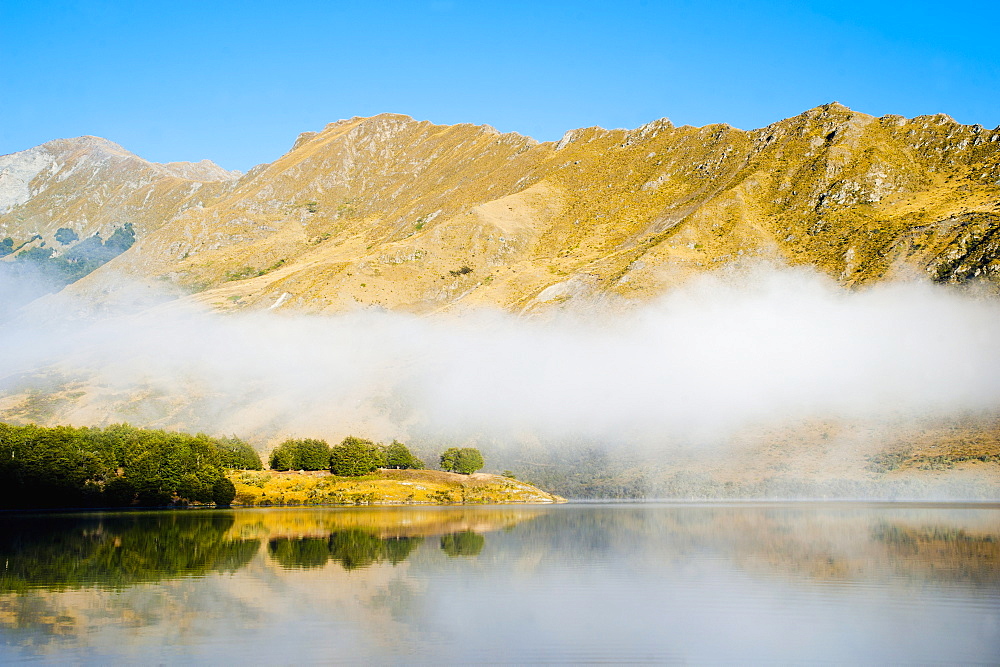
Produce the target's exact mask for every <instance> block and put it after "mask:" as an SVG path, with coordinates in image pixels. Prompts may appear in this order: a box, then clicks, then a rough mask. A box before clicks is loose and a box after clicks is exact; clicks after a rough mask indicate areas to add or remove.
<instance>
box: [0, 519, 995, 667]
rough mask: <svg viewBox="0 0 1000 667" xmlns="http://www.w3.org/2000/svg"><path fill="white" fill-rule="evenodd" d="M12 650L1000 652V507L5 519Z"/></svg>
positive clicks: (376, 655)
mask: <svg viewBox="0 0 1000 667" xmlns="http://www.w3.org/2000/svg"><path fill="white" fill-rule="evenodd" d="M0 551H2V553H0V568H2V569H0V663H12V662H19V661H42V662H45V663H52V662H55V663H90V664H93V663H145V664H148V663H161V664H162V663H165V664H172V663H213V664H219V663H221V664H233V663H244V664H246V663H252V664H261V663H271V664H292V663H302V662H323V663H330V662H347V663H362V662H363V663H422V662H435V663H466V662H493V663H496V662H501V663H538V662H543V663H577V664H579V663H594V662H598V663H600V662H611V663H636V662H637V663H671V662H679V663H740V664H747V663H775V662H779V663H804V662H824V663H841V664H845V663H850V664H859V663H867V664H887V663H949V664H955V663H983V664H997V663H998V662H1000V506H972V507H970V506H956V505H949V506H933V505H921V506H916V505H861V504H802V503H799V504H752V505H751V504H732V505H723V504H703V505H682V504H620V505H588V504H584V505H562V506H539V507H523V506H522V507H511V506H505V507H485V508H466V507H434V508H371V509H365V508H357V509H354V508H350V509H337V508H325V509H261V510H236V511H214V510H213V511H208V510H203V511H183V512H161V513H128V514H110V513H109V514H74V515H30V516H28V515H20V516H12V515H10V516H4V517H0Z"/></svg>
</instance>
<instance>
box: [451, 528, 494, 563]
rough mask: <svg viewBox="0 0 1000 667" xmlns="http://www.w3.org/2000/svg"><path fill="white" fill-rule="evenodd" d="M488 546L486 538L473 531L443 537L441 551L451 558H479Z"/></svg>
mask: <svg viewBox="0 0 1000 667" xmlns="http://www.w3.org/2000/svg"><path fill="white" fill-rule="evenodd" d="M485 544H486V538H484V537H483V536H482V535H480V534H479V533H474V532H472V531H471V530H463V531H462V532H461V533H452V534H450V535H442V536H441V551H443V552H445V553H446V554H448V555H449V556H451V557H455V556H478V555H479V552H480V551H482V550H483V546H485Z"/></svg>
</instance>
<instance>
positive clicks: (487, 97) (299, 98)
mask: <svg viewBox="0 0 1000 667" xmlns="http://www.w3.org/2000/svg"><path fill="white" fill-rule="evenodd" d="M998 25H1000V3H998V2H995V1H994V2H954V3H950V4H948V3H941V2H922V1H919V0H917V1H912V2H902V1H897V0H888V1H884V2H878V1H877V0H870V1H869V2H855V1H853V0H840V1H807V0H804V1H802V2H756V3H753V2H715V3H710V2H693V1H692V2H688V1H686V0H684V1H667V0H663V1H658V0H617V1H615V2H583V1H578V2H562V1H553V2H544V1H536V2H519V1H517V0H509V1H507V2H493V1H492V0H479V1H478V2H472V1H466V0H413V1H393V0H387V1H383V2H336V1H329V2H319V1H308V0H287V1H286V2H283V3H277V2H255V1H254V0H245V1H243V2H229V1H227V0H216V1H213V2H207V1H204V2H190V1H186V0H172V1H171V2H159V1H157V0H148V1H146V2H110V1H97V0H63V1H57V0H35V1H32V2H27V1H24V0H0V154H5V153H11V152H14V151H19V150H23V149H26V148H30V147H31V146H35V145H37V144H40V143H43V142H45V141H49V140H51V139H56V138H61V137H71V136H79V135H83V134H93V135H98V136H102V137H106V138H108V139H111V140H113V141H116V142H118V143H120V144H122V145H123V146H125V147H126V148H127V149H129V150H131V151H133V152H135V153H137V154H139V155H141V156H142V157H144V158H147V159H150V160H154V161H158V162H168V161H173V160H200V159H202V158H209V159H211V160H214V161H216V162H218V163H219V164H221V165H222V166H224V167H226V168H229V169H241V170H246V169H249V168H250V167H252V166H253V165H254V164H258V163H260V162H269V161H271V160H274V159H276V158H277V157H279V156H280V155H281V154H283V153H284V152H286V151H287V150H288V149H289V148H290V147H291V145H292V143H293V141H294V140H295V137H296V136H297V135H298V134H299V133H300V132H304V131H307V130H319V129H322V127H323V126H324V125H325V124H326V123H329V122H332V121H335V120H338V119H340V118H349V117H351V116H368V115H373V114H376V113H380V112H384V111H391V112H397V113H405V114H408V115H411V116H413V117H415V118H418V119H421V120H431V121H433V122H436V123H459V122H471V123H477V124H479V123H488V124H490V125H493V126H495V127H496V128H498V129H500V130H503V131H516V132H520V133H522V134H527V135H530V136H533V137H535V138H536V139H539V140H543V141H544V140H552V139H558V138H559V137H560V136H561V135H562V133H563V132H565V131H566V130H568V129H572V128H576V127H584V126H590V125H600V126H603V127H637V126H639V125H642V124H643V123H646V122H648V121H650V120H653V119H655V118H660V117H663V116H667V117H669V118H670V119H671V120H673V121H674V122H675V123H676V124H678V125H681V124H690V125H705V124H708V123H716V122H725V123H729V124H730V125H734V126H736V127H741V128H744V129H751V128H755V127H761V126H763V125H767V124H768V123H771V122H774V121H776V120H780V119H781V118H786V117H788V116H793V115H795V114H798V113H800V112H802V111H804V110H806V109H808V108H811V107H814V106H817V105H819V104H823V103H826V102H830V101H833V100H837V101H839V102H841V103H843V104H846V105H848V106H850V107H851V108H853V109H856V110H858V111H863V112H865V113H870V114H875V115H882V114H887V113H898V114H902V115H905V116H916V115H920V114H927V113H938V112H943V113H947V114H949V115H951V116H952V117H954V118H955V119H956V120H958V121H960V122H962V123H970V124H971V123H979V124H981V125H985V126H987V127H991V128H992V127H995V126H997V125H998V124H1000V37H998V28H997V26H998Z"/></svg>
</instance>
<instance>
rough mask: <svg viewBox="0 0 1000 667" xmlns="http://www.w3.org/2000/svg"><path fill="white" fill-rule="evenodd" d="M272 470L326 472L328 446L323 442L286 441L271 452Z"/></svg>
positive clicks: (310, 439)
mask: <svg viewBox="0 0 1000 667" xmlns="http://www.w3.org/2000/svg"><path fill="white" fill-rule="evenodd" d="M270 463H271V469H272V470H326V469H327V468H328V467H329V466H330V446H329V445H328V444H326V441H325V440H313V439H312V438H305V439H301V440H300V439H294V438H291V439H288V440H285V441H284V442H283V443H281V444H280V445H278V446H277V447H275V449H274V451H273V452H271V459H270Z"/></svg>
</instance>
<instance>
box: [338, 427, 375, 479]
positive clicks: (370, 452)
mask: <svg viewBox="0 0 1000 667" xmlns="http://www.w3.org/2000/svg"><path fill="white" fill-rule="evenodd" d="M384 463H385V456H384V455H383V454H382V452H381V451H379V447H378V445H376V444H375V443H374V442H372V441H371V440H364V439H363V438H356V437H354V436H352V435H349V436H347V437H346V438H344V439H343V441H342V442H341V443H340V444H339V445H334V446H333V447H331V448H330V472H332V473H333V474H334V475H340V476H342V477H360V476H361V475H367V474H368V473H370V472H372V471H374V470H375V469H376V468H378V467H379V466H381V465H384Z"/></svg>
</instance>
